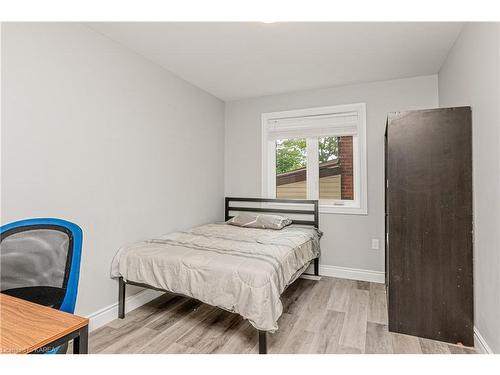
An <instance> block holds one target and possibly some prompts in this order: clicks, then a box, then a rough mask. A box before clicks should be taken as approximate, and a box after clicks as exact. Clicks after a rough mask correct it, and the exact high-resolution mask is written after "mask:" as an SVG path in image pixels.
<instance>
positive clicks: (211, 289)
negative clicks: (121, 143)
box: [111, 197, 321, 354]
mask: <svg viewBox="0 0 500 375" xmlns="http://www.w3.org/2000/svg"><path fill="white" fill-rule="evenodd" d="M241 212H244V213H260V214H261V213H264V214H266V213H269V214H280V215H284V216H287V217H290V218H291V219H292V223H291V225H288V226H286V227H285V228H283V229H281V230H274V229H260V228H259V229H257V228H246V227H237V226H233V225H228V224H227V223H225V222H221V223H214V224H207V225H202V226H199V227H195V228H192V229H190V230H188V231H182V232H175V233H170V234H167V235H163V236H159V237H158V238H153V239H150V240H147V241H141V242H138V243H134V244H131V245H127V246H124V247H122V248H121V249H119V250H118V252H117V254H116V255H115V257H114V259H113V262H112V266H111V277H112V278H117V279H118V280H119V312H118V315H119V318H124V317H125V286H126V284H130V285H136V286H141V287H145V288H151V289H156V290H160V291H165V292H169V293H174V294H180V295H184V296H188V297H191V298H195V299H197V300H200V301H201V302H204V303H207V304H209V305H212V306H217V307H219V308H222V309H225V310H228V311H230V312H234V313H237V314H240V315H241V316H242V317H243V318H245V319H247V320H248V321H249V322H250V324H251V325H252V326H253V327H255V328H256V329H257V331H258V337H259V353H261V354H265V353H267V335H266V333H267V332H274V331H276V330H277V329H278V324H277V321H278V319H279V317H280V316H281V314H282V310H283V306H282V303H281V300H280V296H281V294H282V293H283V291H284V290H285V289H286V288H287V287H288V286H289V285H290V284H291V283H293V282H294V281H295V280H296V279H297V278H298V277H299V276H301V274H303V273H304V271H305V270H306V269H307V268H308V266H309V265H310V264H311V263H313V264H314V274H315V275H316V276H318V275H319V256H320V246H319V241H320V238H321V232H320V231H319V229H318V227H319V214H318V201H317V200H284V199H260V198H229V197H228V198H226V199H225V219H226V221H227V220H229V219H231V218H232V217H234V216H235V215H236V214H237V213H241Z"/></svg>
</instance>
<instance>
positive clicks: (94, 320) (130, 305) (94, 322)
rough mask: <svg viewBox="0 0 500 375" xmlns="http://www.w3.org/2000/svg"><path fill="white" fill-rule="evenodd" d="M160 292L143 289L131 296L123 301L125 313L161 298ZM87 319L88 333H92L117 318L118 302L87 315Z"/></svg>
mask: <svg viewBox="0 0 500 375" xmlns="http://www.w3.org/2000/svg"><path fill="white" fill-rule="evenodd" d="M161 294H162V292H159V291H156V290H152V289H145V290H142V291H140V292H139V293H136V294H134V295H132V296H128V297H127V298H126V299H125V312H126V313H127V312H130V311H132V310H135V309H137V308H138V307H141V306H142V305H144V304H146V303H148V302H149V301H152V300H154V299H155V298H157V297H159V296H161ZM87 318H89V320H90V321H89V331H90V332H92V331H94V330H96V329H97V328H99V327H102V326H104V325H106V324H108V323H109V322H112V321H113V320H115V319H117V318H118V302H115V303H113V304H111V305H109V306H106V307H104V308H102V309H100V310H98V311H96V312H94V313H92V314H90V315H87Z"/></svg>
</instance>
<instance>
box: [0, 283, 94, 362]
mask: <svg viewBox="0 0 500 375" xmlns="http://www.w3.org/2000/svg"><path fill="white" fill-rule="evenodd" d="M88 324H89V320H88V319H87V318H82V317H79V316H76V315H72V314H68V313H65V312H62V311H59V310H55V309H52V308H50V307H46V306H42V305H37V304H36V303H32V302H28V301H24V300H22V299H19V298H14V297H11V296H8V295H6V294H2V293H0V354H1V353H3V354H22V353H36V352H37V350H38V351H40V349H42V348H47V347H57V346H59V345H62V344H64V343H66V342H68V341H70V340H73V353H75V354H86V353H87V352H88Z"/></svg>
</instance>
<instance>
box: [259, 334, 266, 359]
mask: <svg viewBox="0 0 500 375" xmlns="http://www.w3.org/2000/svg"><path fill="white" fill-rule="evenodd" d="M259 354H267V332H266V331H260V330H259Z"/></svg>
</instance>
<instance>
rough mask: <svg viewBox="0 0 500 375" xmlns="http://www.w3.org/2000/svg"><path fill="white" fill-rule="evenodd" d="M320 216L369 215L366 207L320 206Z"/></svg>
mask: <svg viewBox="0 0 500 375" xmlns="http://www.w3.org/2000/svg"><path fill="white" fill-rule="evenodd" d="M319 213H320V214H341V215H368V210H367V208H366V207H349V206H333V205H321V204H320V205H319Z"/></svg>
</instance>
